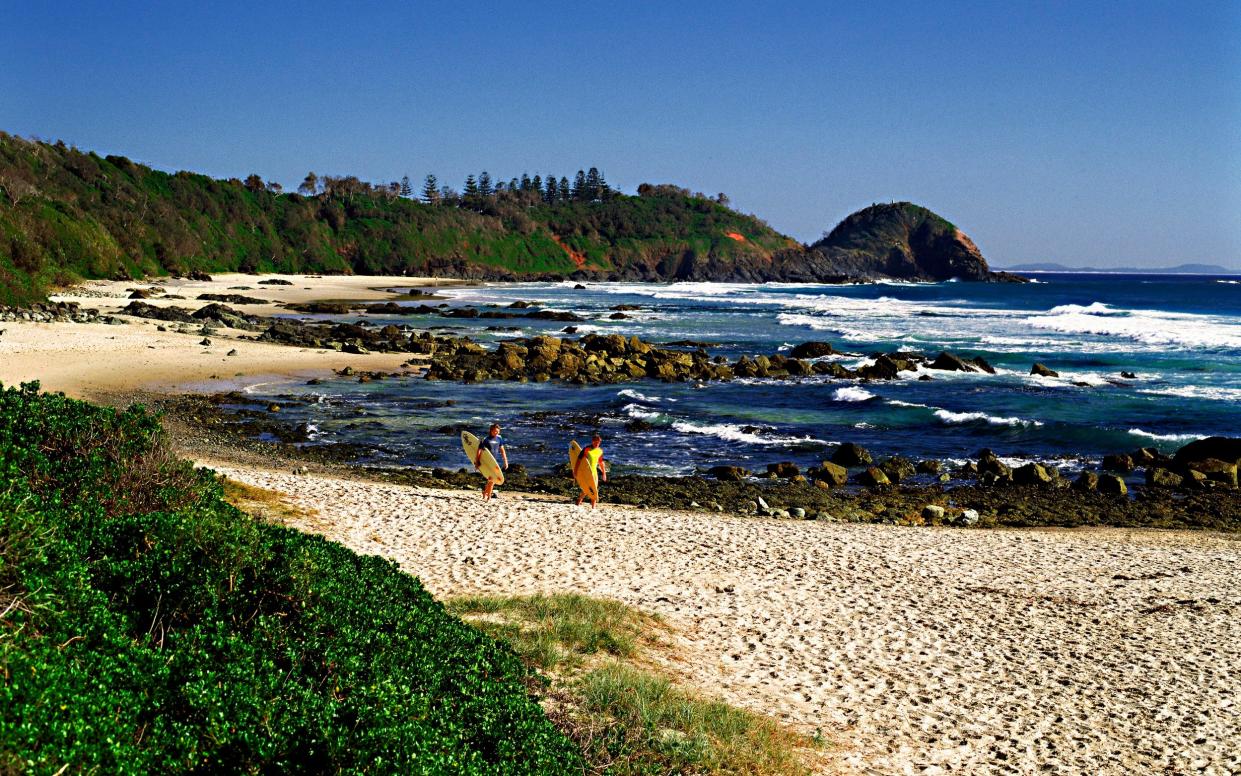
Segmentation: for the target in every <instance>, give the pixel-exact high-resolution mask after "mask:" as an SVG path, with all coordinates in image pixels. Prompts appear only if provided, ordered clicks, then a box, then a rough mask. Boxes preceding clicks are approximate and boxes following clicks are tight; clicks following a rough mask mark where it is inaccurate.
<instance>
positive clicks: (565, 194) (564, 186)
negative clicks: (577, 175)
mask: <svg viewBox="0 0 1241 776" xmlns="http://www.w3.org/2000/svg"><path fill="white" fill-rule="evenodd" d="M559 188H560V201H561V202H568V201H569V200H570V199H572V198H573V191H572V189H570V188H569V179H568V178H566V177H564V176H563V175H561V176H560V186H559Z"/></svg>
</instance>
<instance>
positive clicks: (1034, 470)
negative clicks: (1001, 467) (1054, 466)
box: [1013, 461, 1055, 485]
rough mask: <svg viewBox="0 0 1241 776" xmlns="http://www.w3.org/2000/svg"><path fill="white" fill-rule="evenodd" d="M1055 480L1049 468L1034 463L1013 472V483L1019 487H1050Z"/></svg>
mask: <svg viewBox="0 0 1241 776" xmlns="http://www.w3.org/2000/svg"><path fill="white" fill-rule="evenodd" d="M1053 479H1055V477H1053V476H1052V475H1051V471H1050V470H1048V468H1047V467H1045V466H1043V465H1042V464H1041V463H1036V462H1034V461H1031V462H1030V463H1028V464H1026V465H1025V466H1018V467H1017V468H1016V469H1014V470H1013V482H1015V483H1017V484H1018V485H1050V484H1051V481H1052V480H1053Z"/></svg>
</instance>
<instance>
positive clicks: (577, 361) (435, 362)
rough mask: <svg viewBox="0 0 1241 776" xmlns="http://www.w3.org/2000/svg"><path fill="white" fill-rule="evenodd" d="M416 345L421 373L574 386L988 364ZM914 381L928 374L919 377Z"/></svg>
mask: <svg viewBox="0 0 1241 776" xmlns="http://www.w3.org/2000/svg"><path fill="white" fill-rule="evenodd" d="M443 339H444V338H437V339H436V340H435V342H436V347H435V348H433V349H431V350H423V351H422V352H426V353H429V354H430V355H431V356H432V359H431V364H430V366H429V368H428V370H427V378H428V379H432V380H457V381H463V382H482V381H484V380H533V381H535V382H544V381H547V380H562V381H564V382H569V383H575V384H579V385H586V384H600V383H617V382H624V381H628V380H640V379H647V378H649V379H655V380H664V381H669V382H685V381H707V380H732V379H734V378H769V379H785V378H792V377H809V376H812V375H827V376H830V377H836V378H841V379H864V380H891V379H895V378H896V377H897V376H898V374H899V373H900V372H912V371H917V369H918V367H919V366H920V365H926V366H927V367H928V368H931V369H957V370H963V371H974V370H979V371H981V370H990V369H991V367H990V365H989V364H987V363H986V361H985V360H983V359H982V358H981V357H979V358H977V359H974V360H973V361H965V360H964V359H961V358H959V357H958V356H954V355H952V354H950V353H941V354H939V356H938V357H936V358H935V359H930V358H929V357H927V356H924V355H921V354H913V353H886V354H875V355H874V361H873V363H870V364H867V365H864V366H862V367H859V368H857V369H849V368H847V367H845V366H843V365H842V364H840V363H839V362H835V361H823V360H810V359H820V358H821V357H823V356H827V355H834V354H836V351H835V350H834V349H833V348H832V346H831V344H830V343H827V342H807V343H802V344H801V345H798V346H797V347H795V348H793V349H792V350H791V351H790V352H789V354H788V355H784V354H779V353H777V354H773V355H758V356H741V357H739V358H738V359H737V360H736V361H733V362H729V361H728V360H727V359H725V358H724V357H723V356H712V355H710V354H709V353H708V352H707V351H706V350H705V349H704V348H703V347H702V346H701V345H702V343H692V342H687V343H668V344H666V345H663V346H660V345H655V344H652V343H649V342H645V341H643V340H640V339H638V338H637V337H636V336H632V337H624V336H622V335H620V334H587V335H585V336H583V337H580V338H578V339H577V340H572V339H562V338H560V337H554V336H550V335H541V336H537V337H531V338H529V339H520V340H513V341H510V342H504V343H501V344H500V345H499V346H498V347H497V348H496V349H495V350H487V349H486V348H484V347H482V346H481V345H478V344H477V343H472V342H470V343H469V344H468V345H465V346H457V347H451V346H448V347H446V346H445V345H444V344H443ZM920 379H930V378H929V376H926V375H924V376H923V377H922V378H920Z"/></svg>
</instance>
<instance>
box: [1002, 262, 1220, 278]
mask: <svg viewBox="0 0 1241 776" xmlns="http://www.w3.org/2000/svg"><path fill="white" fill-rule="evenodd" d="M998 269H999V270H1000V271H1004V272H1027V273H1036V274H1047V273H1075V274H1083V275H1208V276H1209V275H1229V276H1232V275H1241V269H1229V268H1228V267H1223V266H1220V265H1218V264H1177V265H1175V266H1172V267H1068V266H1065V265H1063V264H1054V263H1047V262H1040V263H1034V264H1014V265H1011V266H1008V267H1002V268H998Z"/></svg>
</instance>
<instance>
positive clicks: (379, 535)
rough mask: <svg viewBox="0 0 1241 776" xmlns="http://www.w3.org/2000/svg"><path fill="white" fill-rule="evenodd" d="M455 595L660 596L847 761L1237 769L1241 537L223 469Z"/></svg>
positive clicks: (696, 670)
mask: <svg viewBox="0 0 1241 776" xmlns="http://www.w3.org/2000/svg"><path fill="white" fill-rule="evenodd" d="M218 468H219V469H220V471H221V472H222V473H225V474H226V475H228V476H230V477H235V478H236V479H239V480H242V481H244V482H247V483H250V484H254V485H259V486H262V487H267V488H272V489H275V490H279V491H283V492H285V493H287V494H289V495H290V496H291V500H293V501H294V502H296V503H298V504H301V505H303V506H306V507H310V508H313V509H315V510H317V511H318V515H316V516H315V517H314V518H310V519H308V520H307V522H306V524H305V525H302V526H300V527H302V528H304V529H306V530H311V531H316V532H322V533H325V534H326V535H327V536H329V537H330V538H332V539H335V540H338V541H340V542H342V543H344V544H346V545H347V546H349V547H351V548H353V549H355V550H357V551H359V552H362V553H375V554H379V555H383V556H385V557H388V558H391V559H393V560H395V561H397V562H398V563H399V564H400V565H401V566H402V567H403V568H404V569H406V570H407V571H409V572H410V573H412V574H416V575H417V576H419V577H420V578H421V579H422V581H423V583H424V584H425V585H426V586H427V588H428V589H429V590H430V591H431V592H432V593H434V594H435V595H437V596H448V595H453V594H459V593H473V592H490V593H532V592H557V591H576V592H581V593H585V594H589V595H596V596H609V597H613V598H617V599H619V600H621V601H624V602H626V603H628V604H631V605H633V606H636V607H638V608H640V609H643V610H646V611H651V612H657V613H659V614H660V615H662V616H663V617H664V618H666V620H667V621H668V622H669V623H670V624H671V625H672V626H673V627H674V628H675V629H676V630H677V631H678V632H679V633H680V634H681V636H682V637H683V639H682V640H683V642H684V643H683V644H682V647H683V648H684V650H685V652H684V655H683V657H684V662H683V663H682V664H681V670H682V671H683V672H684V673H685V674H686V675H687V678H689V679H690V680H691V681H693V682H695V683H696V684H698V685H699V686H700V687H702V688H704V689H706V690H708V691H710V692H712V693H714V694H716V695H719V696H722V697H724V698H726V699H728V700H730V701H732V702H734V703H737V704H739V705H743V706H746V707H748V708H751V709H754V710H756V711H760V712H764V713H768V714H771V715H773V716H775V717H777V718H780V719H783V720H785V721H787V722H788V723H790V724H792V725H795V726H797V727H799V728H801V729H803V730H806V731H813V730H815V729H816V728H821V729H822V730H823V732H824V734H825V735H827V736H828V737H829V738H830V739H833V740H835V741H837V742H839V744H838V746H839V749H838V750H836V753H835V754H834V755H833V756H832V759H834V760H835V761H836V762H835V764H836V765H838V766H840V771H842V772H855V773H874V774H900V773H918V774H933V773H965V774H991V773H996V774H999V773H1018V774H1024V773H1036V772H1037V773H1055V774H1134V773H1177V774H1180V773H1205V774H1236V773H1241V707H1239V704H1241V697H1239V693H1241V542H1238V541H1237V540H1235V539H1233V538H1231V537H1227V536H1220V535H1214V534H1206V533H1190V532H1156V531H1130V530H1118V529H1114V530H1088V531H1087V530H1077V531H1066V530H1046V531H1029V530H993V531H981V530H978V531H966V530H952V529H933V528H896V527H890V526H870V525H840V524H827V523H818V522H806V521H773V520H762V519H747V518H732V517H721V516H716V515H709V514H705V513H679V512H664V511H654V510H649V511H648V510H637V509H629V508H617V507H607V508H602V509H600V510H598V511H595V512H591V511H590V510H588V509H583V508H578V507H573V506H571V505H568V504H562V503H558V502H552V501H547V500H545V499H537V498H534V497H525V496H520V495H518V494H513V493H505V494H504V495H503V498H502V499H500V500H499V501H498V502H493V503H494V506H490V507H487V508H485V509H484V508H482V506H481V504H480V503H479V502H478V501H477V498H478V494H476V493H462V492H453V491H437V490H426V489H410V488H405V487H398V486H391V485H383V484H373V483H359V482H356V481H352V480H347V479H338V478H333V477H327V476H297V475H293V474H287V473H284V472H273V471H265V470H257V469H237V468H230V467H229V466H220V467H218Z"/></svg>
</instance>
